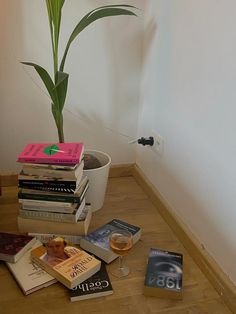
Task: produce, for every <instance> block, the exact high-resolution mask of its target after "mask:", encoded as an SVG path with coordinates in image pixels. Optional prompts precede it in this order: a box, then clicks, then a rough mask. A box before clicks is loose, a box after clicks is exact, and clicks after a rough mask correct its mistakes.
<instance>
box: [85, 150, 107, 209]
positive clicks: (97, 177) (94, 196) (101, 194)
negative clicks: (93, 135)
mask: <svg viewBox="0 0 236 314" xmlns="http://www.w3.org/2000/svg"><path fill="white" fill-rule="evenodd" d="M85 154H91V155H93V156H95V157H96V158H97V159H98V160H99V161H100V163H101V165H102V166H101V167H99V168H94V169H86V170H84V174H85V175H86V176H87V177H88V179H89V188H88V191H87V192H86V195H85V201H86V203H91V207H92V211H93V212H94V211H96V210H98V209H100V208H102V206H103V203H104V198H105V194H106V188H107V181H108V174H109V169H110V164H111V157H110V156H109V155H108V154H106V153H103V152H100V151H97V150H85Z"/></svg>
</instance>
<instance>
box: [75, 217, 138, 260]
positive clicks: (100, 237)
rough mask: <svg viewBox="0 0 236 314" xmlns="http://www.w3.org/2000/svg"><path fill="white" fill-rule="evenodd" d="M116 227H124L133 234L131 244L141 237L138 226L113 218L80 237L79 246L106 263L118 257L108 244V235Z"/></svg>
mask: <svg viewBox="0 0 236 314" xmlns="http://www.w3.org/2000/svg"><path fill="white" fill-rule="evenodd" d="M117 229H125V230H128V231H129V232H131V233H132V235H133V244H135V243H136V242H137V241H138V240H139V239H140V237H141V228H140V227H137V226H134V225H132V224H129V223H127V222H125V221H122V220H119V219H113V220H111V221H109V222H108V223H106V224H105V225H103V226H101V227H99V228H98V229H96V230H94V231H92V232H90V233H89V234H88V235H87V236H85V237H82V239H81V241H80V246H81V247H82V248H83V249H84V250H86V251H88V252H90V253H92V254H94V255H96V256H97V257H99V258H100V259H102V260H103V261H105V262H106V263H110V262H112V261H113V260H114V259H116V258H117V257H118V255H117V254H115V253H114V252H112V250H111V249H110V245H109V235H110V233H111V232H112V231H114V230H117Z"/></svg>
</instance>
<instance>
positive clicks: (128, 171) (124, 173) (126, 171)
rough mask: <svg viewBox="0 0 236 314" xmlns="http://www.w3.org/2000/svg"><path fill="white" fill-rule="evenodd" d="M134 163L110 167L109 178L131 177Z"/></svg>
mask: <svg viewBox="0 0 236 314" xmlns="http://www.w3.org/2000/svg"><path fill="white" fill-rule="evenodd" d="M133 168H134V164H123V165H114V166H111V167H110V171H109V178H118V177H131V176H132V173H133Z"/></svg>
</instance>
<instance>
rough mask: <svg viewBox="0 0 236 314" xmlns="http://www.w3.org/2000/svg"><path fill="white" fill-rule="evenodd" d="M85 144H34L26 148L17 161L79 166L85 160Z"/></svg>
mask: <svg viewBox="0 0 236 314" xmlns="http://www.w3.org/2000/svg"><path fill="white" fill-rule="evenodd" d="M83 152H84V145H83V143H56V144H55V143H33V144H28V145H26V146H25V147H24V149H23V150H22V152H21V153H20V154H19V155H18V158H17V161H18V162H23V163H42V164H63V165H66V164H78V163H80V162H81V160H82V158H83Z"/></svg>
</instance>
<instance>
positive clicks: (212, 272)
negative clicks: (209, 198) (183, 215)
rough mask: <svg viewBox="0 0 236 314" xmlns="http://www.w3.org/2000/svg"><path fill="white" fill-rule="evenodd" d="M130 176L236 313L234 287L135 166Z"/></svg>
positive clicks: (235, 289)
mask: <svg viewBox="0 0 236 314" xmlns="http://www.w3.org/2000/svg"><path fill="white" fill-rule="evenodd" d="M132 174H133V177H134V178H135V180H136V181H137V183H139V184H140V186H141V187H142V188H143V190H144V191H145V192H146V194H147V195H148V196H149V197H150V199H151V201H152V202H153V204H154V205H155V206H156V207H157V209H158V210H159V212H160V214H161V215H162V217H163V218H164V220H165V221H166V223H167V224H168V225H169V226H170V228H171V229H172V230H173V232H174V233H175V234H176V236H177V237H178V239H179V240H180V241H181V243H182V244H183V245H184V247H185V248H186V249H187V251H188V253H189V254H190V256H191V257H192V258H193V259H194V261H195V263H196V264H197V265H198V267H199V268H200V269H201V271H202V272H203V273H204V275H205V276H206V277H207V278H208V280H209V281H210V282H211V284H212V285H213V287H214V288H215V289H216V291H217V292H218V293H219V295H220V296H221V298H222V300H223V301H224V302H225V304H226V305H227V306H228V308H229V309H230V310H231V311H232V312H233V313H236V287H235V286H234V285H233V283H232V282H231V281H230V279H229V278H228V277H227V276H226V275H225V273H224V272H223V271H222V269H221V268H220V267H219V266H218V264H217V263H216V262H215V261H214V260H213V258H212V257H211V256H210V255H209V253H208V252H207V251H206V250H205V249H204V247H203V246H202V245H201V243H199V241H198V240H197V239H196V238H195V236H194V235H193V234H192V232H191V231H190V230H189V229H188V227H187V226H186V225H184V224H183V223H182V222H181V221H180V219H179V218H178V217H176V215H175V214H174V213H173V210H172V209H171V208H170V206H169V205H168V203H167V202H166V200H165V199H164V198H163V197H162V195H161V194H160V193H159V191H158V190H157V189H156V188H155V187H154V185H153V184H152V183H151V182H150V181H149V180H148V178H147V177H146V176H145V174H144V173H143V172H142V170H141V169H140V168H139V167H138V166H137V165H134V167H133V171H132Z"/></svg>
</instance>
